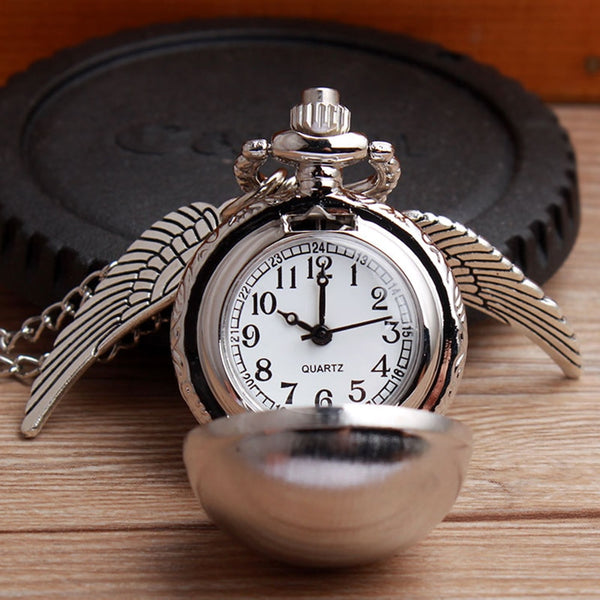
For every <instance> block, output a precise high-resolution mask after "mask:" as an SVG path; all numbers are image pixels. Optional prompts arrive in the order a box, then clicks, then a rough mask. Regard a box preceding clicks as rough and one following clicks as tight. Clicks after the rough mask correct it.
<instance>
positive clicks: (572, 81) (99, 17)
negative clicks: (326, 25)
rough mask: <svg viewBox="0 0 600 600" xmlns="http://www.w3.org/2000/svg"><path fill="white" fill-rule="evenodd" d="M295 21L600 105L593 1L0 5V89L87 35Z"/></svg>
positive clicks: (135, 0)
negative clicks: (435, 51)
mask: <svg viewBox="0 0 600 600" xmlns="http://www.w3.org/2000/svg"><path fill="white" fill-rule="evenodd" d="M240 16H253V17H299V18H309V19H324V20H330V21H337V22H341V23H347V24H352V25H364V26H368V27H375V28H379V29H384V30H388V31H393V32H400V33H405V34H408V35H412V36H415V37H418V38H422V39H424V40H429V41H433V42H437V43H439V44H442V45H444V46H446V47H447V48H449V49H451V50H453V51H456V52H462V53H466V54H469V55H471V56H473V58H475V59H477V60H479V61H482V62H485V63H489V64H492V65H494V66H496V67H497V68H499V69H500V70H501V71H502V72H503V73H504V74H506V75H508V76H511V77H515V78H516V79H518V80H519V81H521V82H522V83H523V84H524V85H525V86H526V87H527V88H529V89H530V90H531V91H533V92H536V93H538V94H540V95H542V96H543V97H544V98H545V99H546V100H555V101H599V100H600V25H599V24H600V3H598V2H597V1H596V0H484V1H479V2H473V1H472V0H427V1H425V2H415V1H414V0H395V1H394V2H390V1H389V0H370V1H369V2H364V1H360V0H325V1H316V0H310V1H308V2H281V1H280V0H254V1H253V2H240V1H239V0H219V1H216V0H171V1H169V2H165V1H164V0H129V1H128V2H122V0H86V1H85V2H84V1H82V0H55V1H54V2H47V0H3V1H2V2H1V3H0V82H1V81H4V80H5V79H6V78H7V77H8V76H9V75H10V74H12V73H13V72H15V71H19V70H22V69H25V68H26V67H27V66H28V65H29V64H30V63H31V62H32V61H33V60H36V59H39V58H43V57H44V56H48V55H49V54H51V53H53V52H55V51H56V50H58V49H59V48H62V47H64V46H71V45H74V44H77V43H79V42H81V41H83V40H85V39H87V38H89V37H96V36H102V35H107V34H109V33H112V32H114V31H117V30H119V29H123V28H129V27H139V26H143V25H148V24H151V23H158V22H168V21H179V20H182V19H186V18H190V17H196V18H204V17H240Z"/></svg>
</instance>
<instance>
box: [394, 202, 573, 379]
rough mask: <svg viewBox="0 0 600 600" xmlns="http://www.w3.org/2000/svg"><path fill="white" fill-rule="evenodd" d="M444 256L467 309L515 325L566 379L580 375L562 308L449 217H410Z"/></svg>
mask: <svg viewBox="0 0 600 600" xmlns="http://www.w3.org/2000/svg"><path fill="white" fill-rule="evenodd" d="M405 214H406V216H407V217H408V218H410V219H411V220H412V221H413V222H414V223H415V224H416V225H417V226H418V227H419V228H420V229H421V230H422V231H423V233H424V234H425V235H426V236H427V237H429V239H431V241H432V242H433V243H434V244H435V246H436V247H437V248H438V249H439V250H440V251H441V252H442V253H443V255H444V257H445V259H446V261H447V262H448V264H449V266H450V268H451V269H452V273H453V274H454V277H455V278H456V281H457V283H458V286H459V288H460V291H461V293H462V297H463V301H464V302H465V304H466V305H467V306H470V307H472V308H475V309H476V310H479V311H481V312H483V313H485V314H488V315H490V316H492V317H494V318H496V319H498V320H499V321H502V322H503V323H507V324H509V325H512V326H513V327H515V328H517V329H519V330H520V331H521V332H523V333H524V334H525V335H527V336H528V337H529V338H530V339H531V340H532V341H534V342H535V343H536V344H537V345H538V346H539V347H540V348H542V350H544V351H545V352H546V353H547V354H548V355H549V356H550V357H551V358H552V359H553V360H554V361H555V362H556V363H557V364H558V365H559V366H560V368H561V369H562V370H563V371H564V373H565V375H566V376H567V377H571V378H578V377H579V376H580V374H581V359H580V353H579V345H578V343H577V340H576V338H575V333H574V332H573V329H572V328H571V326H570V325H569V323H568V322H567V320H566V318H565V317H564V315H563V314H562V311H561V309H560V307H559V306H558V305H557V304H556V302H554V300H552V299H551V298H548V296H546V295H544V292H543V291H542V289H541V288H540V287H539V286H538V285H537V284H535V283H534V282H533V281H531V280H530V279H528V278H527V277H526V276H525V275H524V274H523V272H522V271H521V270H520V269H519V268H518V267H517V266H516V265H514V264H513V263H512V262H511V261H510V260H508V259H507V258H506V257H505V256H503V255H502V254H501V253H500V252H499V251H498V250H497V249H496V248H494V247H493V246H492V245H491V244H490V243H489V242H487V241H486V240H485V239H483V238H482V237H480V236H478V235H477V234H476V233H474V232H473V231H472V230H470V229H468V228H467V227H465V226H464V225H461V224H460V223H456V222H454V221H451V220H450V219H448V218H446V217H438V216H436V215H432V214H430V213H421V212H419V211H407V212H406V213H405Z"/></svg>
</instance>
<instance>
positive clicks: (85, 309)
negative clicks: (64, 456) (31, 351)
mask: <svg viewBox="0 0 600 600" xmlns="http://www.w3.org/2000/svg"><path fill="white" fill-rule="evenodd" d="M217 224H218V218H217V215H216V213H215V210H214V208H213V207H212V206H210V205H209V204H204V203H196V204H192V205H190V206H188V207H184V208H181V209H179V210H177V211H174V212H172V213H170V214H169V215H167V216H166V217H165V218H164V219H163V220H161V221H159V222H157V223H155V224H154V225H153V226H152V227H151V228H150V229H148V230H147V231H145V232H144V233H143V234H142V236H141V237H140V238H139V239H138V240H137V241H135V242H134V243H133V244H132V245H131V246H130V247H129V249H128V250H127V252H126V253H125V254H124V255H123V256H122V257H121V258H120V259H119V260H118V261H116V262H114V263H113V264H111V265H110V266H109V267H108V268H107V270H106V272H105V273H104V277H103V278H102V279H101V281H100V282H99V283H98V285H97V286H96V288H95V290H94V293H93V294H90V295H89V296H88V297H86V298H85V300H84V301H83V302H82V304H81V306H80V307H79V309H78V310H77V312H76V314H75V318H74V320H73V322H72V323H70V324H69V325H68V326H67V327H66V328H65V329H64V330H63V331H62V332H61V333H60V334H59V336H58V337H57V339H56V343H55V345H54V348H53V350H52V352H50V353H49V355H48V357H47V358H46V360H44V362H43V363H42V365H41V369H40V374H39V375H38V377H37V378H36V379H35V381H34V383H33V386H32V391H31V396H30V398H29V401H28V402H27V406H26V408H25V418H24V419H23V423H22V426H21V431H22V432H23V434H24V435H25V436H26V437H34V436H36V435H37V434H38V433H39V432H40V430H41V428H42V427H43V425H44V423H45V422H46V420H47V419H48V417H49V416H50V413H51V412H52V410H53V409H54V407H55V406H56V404H57V403H58V402H59V401H60V399H61V398H62V396H63V395H64V394H65V393H66V392H67V390H68V389H69V388H70V387H71V386H72V385H73V384H74V383H75V382H76V381H77V380H78V379H79V378H80V377H81V375H82V374H83V373H84V372H85V370H86V369H87V368H89V367H90V366H91V365H92V364H93V363H94V362H95V361H96V360H97V359H98V358H99V357H100V356H102V355H103V354H104V353H105V352H107V351H109V350H110V349H111V348H112V347H113V346H114V344H115V343H117V342H118V341H119V340H121V339H123V337H124V336H125V335H126V334H127V333H129V332H130V331H131V330H133V329H135V328H136V327H138V326H140V325H141V324H142V323H143V322H145V321H147V320H148V319H152V318H153V317H156V315H158V314H159V313H160V312H161V311H162V310H164V309H165V308H166V307H168V306H169V305H170V304H171V303H172V301H173V296H174V295H175V292H176V290H177V286H178V284H179V279H180V276H181V273H182V271H183V269H184V266H185V264H186V263H187V262H188V261H189V260H190V258H191V256H192V254H193V253H194V252H195V250H196V249H197V247H198V245H199V244H200V242H201V241H202V240H203V239H204V238H205V237H206V236H207V235H209V234H210V232H211V231H213V229H214V228H215V227H216V226H217Z"/></svg>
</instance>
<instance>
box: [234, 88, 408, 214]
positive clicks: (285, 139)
mask: <svg viewBox="0 0 600 600" xmlns="http://www.w3.org/2000/svg"><path fill="white" fill-rule="evenodd" d="M302 100H303V102H302V104H299V105H297V106H294V107H293V108H292V110H291V111H290V127H291V130H289V131H282V132H280V133H277V134H275V135H274V136H273V139H272V141H271V142H268V141H267V140H266V139H256V140H250V141H248V142H246V143H245V144H244V146H243V148H242V152H241V154H240V156H239V157H238V159H237V160H236V162H235V165H234V174H235V177H236V179H237V181H238V184H239V186H240V188H241V189H242V190H243V191H244V192H252V191H254V190H257V189H258V187H259V186H260V185H261V184H262V183H263V182H264V181H265V179H266V177H265V176H264V175H263V174H262V173H261V172H260V168H261V167H262V166H263V165H264V163H265V162H266V161H267V159H268V158H269V157H270V156H272V157H274V158H276V159H277V160H280V161H282V162H285V163H291V164H293V165H294V167H295V170H296V172H295V175H293V176H291V177H289V178H288V179H287V180H286V182H285V185H284V189H285V190H286V191H287V192H289V191H292V192H293V193H298V194H299V195H302V196H309V195H310V194H311V193H312V192H314V191H316V190H318V191H323V190H324V189H329V190H330V191H332V192H335V193H337V192H341V193H349V194H361V195H362V196H363V200H364V201H365V202H372V201H376V202H385V200H386V198H387V196H388V194H390V193H391V192H392V191H393V189H394V188H395V187H396V184H397V183H398V179H399V178H400V164H399V163H398V161H397V159H396V157H395V156H394V148H393V146H392V145H391V144H389V143H388V142H380V141H374V142H370V143H369V141H368V140H367V138H366V137H365V136H364V135H362V134H360V133H352V132H350V131H349V130H350V111H349V110H348V109H347V108H346V107H345V106H342V105H340V104H339V94H338V92H337V91H336V90H332V89H330V88H309V89H307V90H305V91H304V93H303V95H302ZM365 159H368V161H369V164H370V165H371V166H372V167H373V169H374V171H375V174H374V175H372V176H371V177H368V178H366V179H362V180H360V181H356V182H353V183H344V184H342V174H341V171H342V169H343V168H344V167H347V166H350V165H352V164H355V163H357V162H360V161H362V160H365ZM292 195H293V194H292ZM274 197H275V198H278V199H279V200H280V201H281V200H283V199H287V198H288V197H289V195H288V194H282V193H281V192H280V193H279V194H277V195H274ZM248 202H250V199H249V200H248ZM239 204H240V202H238V203H237V206H239Z"/></svg>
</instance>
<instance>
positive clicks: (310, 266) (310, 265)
mask: <svg viewBox="0 0 600 600" xmlns="http://www.w3.org/2000/svg"><path fill="white" fill-rule="evenodd" d="M306 260H307V270H306V278H307V279H314V277H315V265H316V272H317V274H318V273H325V272H326V271H327V269H329V268H330V267H331V264H332V262H333V261H332V260H331V256H327V255H326V254H323V255H321V256H317V258H316V260H314V259H313V257H312V256H309V257H308V258H307V259H306ZM325 274H326V275H327V277H328V278H329V279H331V277H332V276H331V275H330V274H327V273H325Z"/></svg>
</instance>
